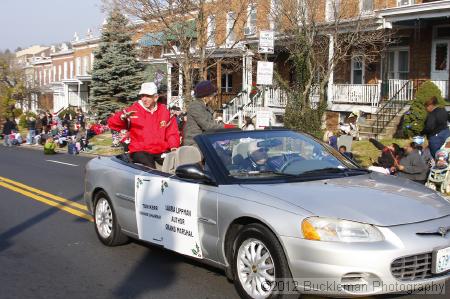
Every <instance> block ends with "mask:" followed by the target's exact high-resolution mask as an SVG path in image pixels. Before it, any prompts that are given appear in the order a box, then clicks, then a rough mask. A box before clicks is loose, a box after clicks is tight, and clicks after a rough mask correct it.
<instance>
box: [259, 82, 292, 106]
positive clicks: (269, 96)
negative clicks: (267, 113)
mask: <svg viewBox="0 0 450 299" xmlns="http://www.w3.org/2000/svg"><path fill="white" fill-rule="evenodd" d="M264 103H265V105H266V106H268V107H278V108H284V107H286V104H287V95H286V92H284V91H283V90H281V89H280V88H276V87H275V88H274V87H268V88H266V90H265V93H264Z"/></svg>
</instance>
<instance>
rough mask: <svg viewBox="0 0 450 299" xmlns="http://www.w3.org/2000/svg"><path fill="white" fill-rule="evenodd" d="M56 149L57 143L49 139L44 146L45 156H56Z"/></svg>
mask: <svg viewBox="0 0 450 299" xmlns="http://www.w3.org/2000/svg"><path fill="white" fill-rule="evenodd" d="M55 148H56V142H55V141H54V140H53V138H52V137H49V138H47V140H46V141H45V145H44V154H45V155H54V154H56V152H55Z"/></svg>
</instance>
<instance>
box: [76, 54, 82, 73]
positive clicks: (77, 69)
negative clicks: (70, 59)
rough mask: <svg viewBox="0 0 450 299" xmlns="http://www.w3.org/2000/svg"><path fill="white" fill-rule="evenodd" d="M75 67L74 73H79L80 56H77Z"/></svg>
mask: <svg viewBox="0 0 450 299" xmlns="http://www.w3.org/2000/svg"><path fill="white" fill-rule="evenodd" d="M75 67H76V72H75V75H76V76H79V75H81V57H77V59H76V61H75Z"/></svg>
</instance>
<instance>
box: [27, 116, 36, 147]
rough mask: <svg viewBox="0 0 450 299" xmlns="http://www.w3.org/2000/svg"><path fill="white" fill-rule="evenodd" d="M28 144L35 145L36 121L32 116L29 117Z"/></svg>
mask: <svg viewBox="0 0 450 299" xmlns="http://www.w3.org/2000/svg"><path fill="white" fill-rule="evenodd" d="M27 129H28V135H27V144H28V145H31V144H34V137H35V136H36V119H35V118H34V117H32V116H29V117H27Z"/></svg>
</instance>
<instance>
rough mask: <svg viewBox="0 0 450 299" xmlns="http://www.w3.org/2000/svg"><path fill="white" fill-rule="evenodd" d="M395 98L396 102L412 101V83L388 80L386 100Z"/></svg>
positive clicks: (409, 81)
mask: <svg viewBox="0 0 450 299" xmlns="http://www.w3.org/2000/svg"><path fill="white" fill-rule="evenodd" d="M394 97H395V100H397V101H412V100H413V98H414V83H413V81H411V80H400V79H389V80H388V99H392V98H394Z"/></svg>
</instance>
